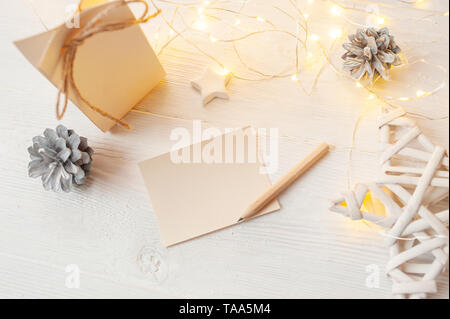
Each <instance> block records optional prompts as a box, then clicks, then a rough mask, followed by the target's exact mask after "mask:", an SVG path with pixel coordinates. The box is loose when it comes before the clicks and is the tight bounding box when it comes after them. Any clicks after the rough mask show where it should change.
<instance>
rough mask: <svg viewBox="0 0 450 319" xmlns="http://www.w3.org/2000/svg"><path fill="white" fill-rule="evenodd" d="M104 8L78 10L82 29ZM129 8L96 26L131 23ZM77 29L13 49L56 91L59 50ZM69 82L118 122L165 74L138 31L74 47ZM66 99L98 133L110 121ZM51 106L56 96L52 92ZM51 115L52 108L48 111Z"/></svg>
mask: <svg viewBox="0 0 450 319" xmlns="http://www.w3.org/2000/svg"><path fill="white" fill-rule="evenodd" d="M113 3H114V2H108V3H104V4H101V5H98V6H94V7H90V8H87V9H85V10H82V12H81V13H80V16H79V18H80V19H79V22H80V26H81V27H83V26H84V25H86V23H87V22H88V21H90V20H91V19H92V18H93V17H94V16H96V15H97V14H98V13H99V12H100V11H102V10H103V9H105V8H106V6H109V5H111V4H113ZM134 18H135V15H134V14H133V12H132V11H131V9H130V8H129V7H128V6H122V7H120V8H118V9H116V10H113V11H111V12H110V14H108V15H107V16H105V17H104V18H103V19H102V22H101V23H114V22H116V21H123V20H124V19H134ZM77 30H78V28H69V27H67V25H66V24H62V25H60V26H59V27H56V28H54V29H52V30H50V31H47V32H45V33H42V34H39V35H36V36H33V37H31V38H27V39H24V40H20V41H17V42H15V45H16V46H17V48H18V49H19V50H20V51H21V52H22V53H23V55H24V56H25V57H26V58H27V59H28V60H29V61H30V62H31V64H33V65H34V66H35V67H36V68H37V69H38V70H39V71H40V72H41V73H42V74H43V75H44V76H45V77H47V79H48V80H49V81H51V82H52V83H53V85H55V86H56V87H57V88H58V87H60V85H61V84H62V59H61V57H62V54H61V52H62V48H63V45H64V43H65V41H66V40H67V38H68V37H70V36H71V35H72V34H74V33H75V32H76V31H77ZM73 70H74V79H75V82H76V84H77V86H78V88H79V90H80V92H81V93H82V94H83V96H84V97H85V98H86V99H87V101H89V102H90V103H92V104H94V105H96V106H98V107H99V108H101V109H102V110H104V111H105V112H107V113H109V114H111V115H112V116H114V117H116V118H119V119H121V118H123V117H124V116H125V115H126V114H127V113H128V112H129V111H130V110H131V109H132V108H133V107H134V106H135V105H136V104H137V103H139V102H140V101H141V100H142V99H143V98H144V97H145V96H146V95H148V93H149V92H150V91H151V90H152V89H153V88H154V87H155V86H156V85H157V84H158V83H159V82H160V81H161V80H162V79H163V77H164V76H165V72H164V70H163V68H162V66H161V64H160V62H159V60H158V58H157V56H156V54H155V53H154V51H153V49H152V47H151V46H150V43H149V41H148V39H147V38H146V36H145V35H144V33H143V31H142V29H141V27H140V26H139V25H138V24H137V25H134V26H131V27H129V28H126V29H123V30H117V31H112V32H103V33H99V34H96V35H94V36H92V37H91V38H89V39H87V40H86V41H85V42H84V43H83V44H82V45H80V46H79V48H78V52H77V55H76V59H75V63H74V67H73ZM69 92H70V93H69V99H70V100H71V101H72V102H73V103H74V104H75V105H76V106H78V108H79V109H80V110H81V111H82V112H83V113H84V114H85V115H86V116H87V117H88V118H89V119H90V120H91V121H92V122H94V124H95V125H97V126H98V127H99V128H100V129H101V130H102V131H104V132H106V131H108V130H109V129H111V127H112V126H114V125H115V122H114V121H113V120H111V119H108V118H106V117H104V116H102V115H100V114H98V113H97V112H95V111H93V110H92V109H90V108H89V107H88V106H87V105H86V104H85V103H84V102H83V101H81V100H80V99H79V98H78V97H77V96H76V95H75V93H74V92H73V90H70V91H69ZM55 103H56V93H55ZM49 111H50V112H54V110H53V109H50V110H49Z"/></svg>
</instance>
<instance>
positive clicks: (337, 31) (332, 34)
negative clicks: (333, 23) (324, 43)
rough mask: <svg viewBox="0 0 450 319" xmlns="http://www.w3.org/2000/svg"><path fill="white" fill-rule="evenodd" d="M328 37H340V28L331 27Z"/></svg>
mask: <svg viewBox="0 0 450 319" xmlns="http://www.w3.org/2000/svg"><path fill="white" fill-rule="evenodd" d="M329 35H330V37H332V38H333V39H339V38H340V37H342V30H341V29H332V30H331V31H330V33H329Z"/></svg>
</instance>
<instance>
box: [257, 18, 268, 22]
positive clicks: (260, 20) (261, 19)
mask: <svg viewBox="0 0 450 319" xmlns="http://www.w3.org/2000/svg"><path fill="white" fill-rule="evenodd" d="M256 20H258V21H259V22H264V21H266V20H264V19H263V18H261V17H256Z"/></svg>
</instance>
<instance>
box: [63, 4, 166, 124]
mask: <svg viewBox="0 0 450 319" xmlns="http://www.w3.org/2000/svg"><path fill="white" fill-rule="evenodd" d="M129 3H142V4H143V5H144V11H143V13H142V15H141V16H140V17H139V18H138V19H127V20H125V21H121V22H115V23H110V24H104V25H99V23H100V22H101V21H102V20H103V19H104V18H105V17H107V16H108V15H109V14H110V13H111V12H112V11H114V10H115V9H117V8H120V7H122V6H126V5H128V4H129ZM148 12H149V6H148V3H147V2H146V1H145V0H120V1H117V2H115V3H113V4H111V5H110V6H108V7H107V8H105V9H104V10H102V11H100V12H99V13H98V14H97V15H96V16H94V18H92V19H91V20H90V21H89V22H88V23H87V24H86V26H84V27H83V28H82V29H81V30H80V31H78V32H77V33H76V34H75V36H71V37H70V38H69V39H68V40H67V41H66V43H65V44H64V46H63V49H62V54H63V60H62V61H63V66H62V79H63V81H62V85H61V86H60V88H59V89H58V96H57V99H56V118H57V119H58V120H61V119H62V118H63V117H64V114H65V113H66V110H67V105H68V100H69V90H70V89H71V90H72V92H73V93H74V94H75V96H76V97H77V98H79V99H80V100H81V101H82V102H83V103H84V104H86V105H87V106H88V107H89V108H90V109H91V110H93V111H95V112H96V113H98V114H100V115H102V116H103V117H106V118H108V119H110V120H113V121H114V122H116V123H117V124H119V125H121V126H123V127H126V128H128V129H129V128H130V126H129V125H128V124H127V123H126V122H124V121H122V120H121V119H119V118H117V117H115V116H113V115H111V114H110V113H108V112H106V111H104V110H103V109H102V108H100V107H98V106H96V105H93V104H92V103H90V102H89V101H88V100H87V99H86V98H85V97H84V96H83V95H82V94H81V92H80V90H79V88H78V86H77V84H76V83H75V79H74V76H73V72H74V71H73V69H74V62H75V58H76V54H77V50H78V48H79V46H81V45H83V43H84V41H86V39H88V38H90V37H92V36H94V35H96V34H99V33H102V32H110V31H117V30H123V29H126V28H128V27H131V26H133V25H136V24H140V23H145V22H147V21H148V20H150V19H152V18H154V17H156V16H158V15H159V14H160V13H161V10H160V9H158V10H157V11H156V12H155V13H153V14H151V15H149V14H148ZM62 94H64V102H63V108H62V110H60V106H61V95H62Z"/></svg>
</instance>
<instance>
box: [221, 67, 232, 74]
mask: <svg viewBox="0 0 450 319" xmlns="http://www.w3.org/2000/svg"><path fill="white" fill-rule="evenodd" d="M230 72H231V71H230V70H228V69H226V68H223V69H222V71H220V74H221V75H228V74H230Z"/></svg>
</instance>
